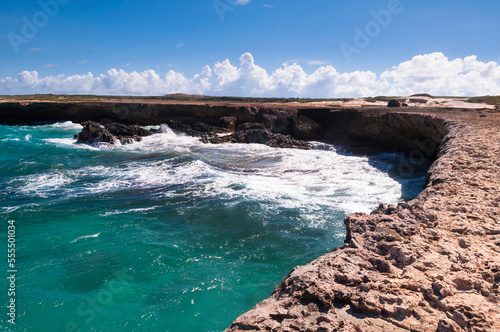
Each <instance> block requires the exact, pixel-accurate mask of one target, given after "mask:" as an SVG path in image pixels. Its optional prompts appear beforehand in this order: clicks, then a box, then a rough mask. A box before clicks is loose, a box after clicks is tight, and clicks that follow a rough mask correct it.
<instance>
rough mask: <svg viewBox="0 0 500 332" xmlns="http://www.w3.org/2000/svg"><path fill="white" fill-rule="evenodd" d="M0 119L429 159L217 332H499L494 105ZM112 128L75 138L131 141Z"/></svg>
mask: <svg viewBox="0 0 500 332" xmlns="http://www.w3.org/2000/svg"><path fill="white" fill-rule="evenodd" d="M0 114H1V115H2V116H1V122H2V123H7V124H25V123H31V124H32V123H38V122H40V121H74V122H82V121H86V120H89V119H90V120H94V121H100V122H101V123H111V122H116V121H118V122H119V123H125V124H134V123H137V124H140V125H153V124H163V123H167V124H168V125H169V127H170V128H172V130H174V131H176V132H183V133H186V134H188V135H193V136H199V137H202V139H203V140H204V141H205V142H210V143H224V142H240V143H241V142H244V143H264V144H268V145H270V146H281V147H299V148H309V147H310V146H309V143H307V142H306V141H305V140H313V139H321V140H323V141H325V142H328V143H333V144H338V145H344V146H350V147H370V148H373V149H375V150H378V149H380V150H384V151H393V152H394V151H398V152H404V153H405V154H406V156H407V165H404V166H408V165H409V167H403V168H404V169H399V170H398V171H400V172H402V175H404V173H405V172H406V173H411V172H413V171H415V168H412V167H418V166H419V165H422V164H425V163H423V161H424V160H426V159H431V160H435V162H434V163H433V165H432V166H431V167H430V169H429V170H428V172H427V179H426V187H425V189H424V190H423V192H422V193H421V194H420V195H419V196H418V197H417V198H415V199H414V200H412V201H410V202H408V203H401V204H399V205H389V206H387V207H386V206H383V205H382V206H380V207H379V208H378V209H377V210H375V211H374V212H373V213H371V214H362V213H356V214H353V215H350V216H348V217H346V219H345V224H346V231H347V234H346V243H345V245H343V246H342V247H340V248H336V249H334V250H333V251H332V252H330V253H327V254H326V255H324V256H322V257H320V258H318V259H316V260H315V261H313V262H311V263H309V264H307V265H305V266H299V267H297V268H295V269H294V270H293V271H292V272H291V273H290V274H289V275H288V276H287V277H286V278H285V279H284V280H283V281H282V283H281V284H280V285H279V286H277V287H276V289H275V290H274V292H273V293H272V294H271V296H270V297H269V298H268V299H265V300H264V301H262V302H261V303H259V304H257V305H256V306H255V307H254V309H252V310H250V311H249V312H247V313H245V314H243V315H242V316H240V317H239V318H237V319H236V320H235V321H234V323H233V324H232V325H231V326H230V327H229V328H228V329H227V331H230V332H233V331H377V332H378V331H443V332H444V331H484V332H486V331H487V332H489V331H500V304H499V303H500V263H499V262H500V159H499V157H498V156H500V143H499V142H500V131H499V130H498V128H500V114H499V113H498V109H497V110H484V111H470V110H461V109H444V108H430V107H427V108H415V107H405V108H403V109H397V110H390V109H388V108H386V107H379V108H376V107H373V108H372V107H370V108H368V107H367V108H361V109H360V108H357V109H356V108H340V107H338V108H337V107H330V108H328V107H299V106H290V105H263V104H260V105H259V104H256V105H250V104H243V105H239V104H224V105H217V104H204V103H203V104H182V103H179V104H148V103H121V102H110V103H104V102H99V103H39V102H38V103H29V104H26V105H24V104H21V103H4V104H1V105H0ZM120 128H121V127H120ZM120 128H115V127H113V126H106V125H104V126H103V125H100V124H98V123H95V122H87V123H85V128H84V131H82V133H80V136H79V141H80V142H86V143H96V142H112V141H113V140H116V139H118V140H121V139H124V140H125V141H126V142H128V140H130V139H140V137H141V136H142V135H141V134H140V133H139V132H135V131H134V130H132V131H128V130H127V131H123V130H121V129H120ZM234 130H236V132H233V131H234ZM124 132H125V133H129V134H131V135H125V134H123V133H124ZM302 140H304V141H302ZM385 203H391V202H385ZM392 203H394V202H392Z"/></svg>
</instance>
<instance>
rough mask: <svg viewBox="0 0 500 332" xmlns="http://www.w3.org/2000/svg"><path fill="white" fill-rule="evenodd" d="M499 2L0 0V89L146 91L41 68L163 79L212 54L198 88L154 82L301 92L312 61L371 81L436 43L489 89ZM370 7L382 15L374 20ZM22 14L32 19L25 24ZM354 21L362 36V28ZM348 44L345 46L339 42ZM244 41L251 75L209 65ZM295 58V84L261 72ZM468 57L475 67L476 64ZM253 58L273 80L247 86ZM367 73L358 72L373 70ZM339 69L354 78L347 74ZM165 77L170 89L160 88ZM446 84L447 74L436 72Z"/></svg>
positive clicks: (186, 75)
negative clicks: (223, 72)
mask: <svg viewBox="0 0 500 332" xmlns="http://www.w3.org/2000/svg"><path fill="white" fill-rule="evenodd" d="M44 4H45V5H44ZM499 13H500V2H496V1H495V2H493V1H490V2H485V1H481V2H472V1H448V0H444V1H423V0H384V1H379V0H377V1H373V0H372V1H364V0H362V1H340V0H328V1H327V0H314V1H297V0H263V1H260V0H249V1H248V0H215V1H213V0H203V1H201V0H184V1H161V2H160V1H150V0H143V1H140V2H139V1H137V2H135V1H134V2H124V1H112V0H111V1H88V0H80V1H76V0H41V1H35V0H33V1H25V0H22V1H12V2H4V3H3V4H2V9H1V12H0V31H1V34H0V49H1V53H0V79H3V80H2V81H0V92H2V93H5V94H8V93H9V92H10V93H21V92H23V91H24V92H28V93H35V92H51V91H52V92H70V93H77V92H84V93H85V92H89V93H90V92H94V93H95V92H97V93H98V92H100V90H99V87H100V89H101V90H102V92H103V93H104V92H111V93H113V92H116V93H117V94H134V92H137V94H158V93H161V92H162V91H158V89H156V90H155V89H151V90H150V91H149V90H148V88H147V87H139V88H138V89H137V90H134V89H133V87H130V90H126V89H125V90H119V89H115V90H113V89H111V88H110V86H109V84H111V83H109V82H108V85H105V84H104V83H102V82H98V83H99V84H100V85H99V84H94V83H95V82H94V83H92V84H94V85H92V88H89V87H87V89H85V88H84V89H82V90H81V91H78V88H77V87H75V86H67V85H66V88H64V87H61V85H59V86H56V85H54V84H55V83H50V84H49V83H48V81H47V80H49V81H54V79H48V78H54V77H61V76H60V75H64V77H65V78H67V77H71V76H73V75H87V74H88V73H92V75H93V76H92V79H93V80H95V79H96V78H98V77H99V75H108V74H107V72H108V71H109V70H110V69H113V68H114V69H116V70H118V71H119V70H120V69H121V70H123V72H125V73H127V74H130V73H133V72H137V73H139V74H140V73H144V72H145V71H148V70H153V71H154V73H156V74H157V75H159V77H160V79H161V80H166V78H165V75H167V74H168V73H169V72H170V73H172V72H173V73H176V74H178V75H177V76H179V77H177V79H178V80H181V81H182V80H184V79H187V80H192V79H193V78H194V76H195V75H197V74H200V73H202V71H203V68H204V67H205V66H209V67H210V70H211V71H212V72H211V74H210V75H208V74H207V75H208V76H210V77H209V78H208V77H207V84H210V87H208V88H207V86H204V87H201V88H200V87H198V88H196V87H194V86H193V84H191V85H186V84H184V85H183V84H182V83H179V82H172V80H173V79H175V77H176V76H174V75H171V77H170V78H169V80H170V81H169V82H167V83H168V84H170V85H168V84H167V83H165V82H163V83H162V84H166V85H165V88H164V90H165V92H172V91H177V90H183V89H184V90H185V91H178V92H196V91H194V90H197V89H198V90H199V92H203V93H205V94H210V93H211V94H233V93H238V94H246V95H277V94H285V93H288V94H290V95H293V94H310V92H311V91H315V90H316V89H312V88H309V89H306V88H304V87H303V85H308V84H309V85H310V84H312V83H311V82H310V81H311V80H313V79H314V77H316V76H314V77H311V76H312V75H313V74H314V73H315V72H317V71H318V69H321V67H325V68H329V69H331V68H330V67H329V66H331V67H333V68H334V70H335V71H336V72H337V74H338V75H341V74H343V73H349V74H352V75H354V74H353V73H356V72H358V71H359V72H363V73H371V74H373V73H374V74H375V75H376V77H375V81H374V82H375V83H377V82H378V81H380V80H382V79H383V77H382V75H383V73H384V72H387V71H390V70H392V69H394V67H397V66H400V65H401V64H403V63H405V62H408V61H411V60H412V59H414V57H415V56H419V55H427V56H429V57H430V58H432V59H431V60H429V59H427V60H429V61H434V63H433V65H431V67H432V66H434V67H435V66H440V67H441V65H442V64H443V63H442V61H443V59H441V60H439V59H437V60H436V57H435V56H434V57H432V56H430V55H432V54H436V52H437V53H439V54H441V55H442V56H444V58H445V59H446V61H447V63H448V62H453V61H454V60H456V59H461V60H462V62H463V63H465V62H466V60H465V59H466V58H467V57H470V56H476V58H475V62H477V66H482V64H485V65H488V64H489V67H488V68H489V69H487V73H486V74H485V72H484V71H479V74H480V76H481V75H482V76H485V75H486V76H488V79H489V81H488V83H489V85H490V86H491V91H489V90H488V92H493V93H494V92H496V91H497V90H498V89H499V83H500V82H499V79H500V77H498V69H497V68H498V67H495V68H493V67H494V66H493V65H491V62H494V63H495V64H498V63H500V46H499V44H498V42H499V40H500V38H499V37H500V26H499V25H500V23H499V20H498V15H499ZM387 14H388V15H387ZM376 16H379V20H377V19H376ZM26 22H28V23H26ZM29 25H32V26H31V27H35V29H36V30H33V29H31V30H30V27H29ZM370 29H371V30H370ZM360 31H361V34H363V35H364V36H362V37H360V36H359V34H360ZM356 38H357V39H356ZM346 47H347V48H346ZM346 49H347V50H350V51H348V52H347V53H346ZM352 50H355V52H352ZM246 53H248V54H250V55H251V58H252V59H250V60H249V61H250V63H251V65H253V66H256V67H255V68H257V69H258V70H257V71H258V73H257V74H255V73H254V71H252V73H254V74H255V75H254V74H251V75H250V74H249V75H250V76H251V77H250V78H249V77H248V76H246V79H244V78H245V77H244V75H243V73H242V71H241V70H239V74H238V75H237V76H235V75H236V74H234V75H233V78H231V79H228V78H227V77H226V78H220V75H219V74H218V73H215V72H214V67H215V64H216V63H223V62H224V60H226V59H228V60H229V63H230V64H231V65H232V66H234V67H236V68H237V69H241V65H242V63H241V59H240V57H242V55H243V54H246ZM346 54H348V56H346ZM245 59H247V60H248V59H249V58H245ZM427 60H426V61H427ZM436 61H437V62H436ZM440 61H441V62H440ZM295 63H296V64H297V66H299V67H300V69H301V70H302V71H303V72H304V73H305V75H306V76H304V75H303V74H300V75H299V76H300V77H297V75H292V76H290V77H292V79H295V80H297V82H298V83H297V84H298V85H300V86H301V88H298V87H295V88H293V87H291V86H288V87H284V86H283V84H285V83H283V82H281V83H279V82H278V81H279V79H277V78H276V77H273V78H271V77H270V76H272V74H273V73H274V72H275V71H276V70H278V69H279V68H284V67H283V66H284V64H285V65H293V64H295ZM440 64H441V65H440ZM413 65H414V66H417V65H418V64H416V63H414V64H413ZM474 66H475V67H474ZM474 66H472V67H474V68H476V67H477V66H476V64H475V65H474ZM434 67H433V68H434ZM452 67H453V66H452ZM466 67H467V66H465V67H464V65H463V64H462V68H461V69H462V70H460V68H459V69H455V71H454V73H455V74H456V75H461V74H469V72H470V71H471V70H475V69H471V68H472V67H471V68H469V67H470V66H469V67H467V68H466ZM483 67H484V66H483ZM228 68H229V67H228ZM255 68H254V69H255ZM453 68H455V67H453ZM260 69H262V70H265V71H266V74H267V75H268V76H267V79H271V80H274V81H273V82H268V83H266V84H267V86H260V87H256V86H255V84H258V83H256V82H255V80H256V79H261V80H262V79H264V80H265V79H266V76H262V75H261V74H262V73H260V72H259V70H260ZM297 70H298V68H295V69H294V70H291V69H290V68H288V70H287V72H290V71H294V72H295V73H297ZM415 70H416V69H415ZM25 71H27V72H30V73H33V72H36V73H37V76H36V79H37V80H43V79H45V81H44V83H43V82H42V83H43V84H42V83H40V84H38V83H37V84H34V83H33V84H32V85H31V86H26V84H27V83H26V82H24V83H26V84H24V85H22V84H20V82H19V80H23V79H26V78H22V79H21V78H19V74H20V73H23V72H25ZM430 71H432V70H430ZM330 72H331V70H330ZM122 74H123V73H122ZM205 74H206V73H205ZM247 74H248V73H247ZM407 74H408V73H406V74H405V75H406V76H404V75H403V77H407V78H408V77H410V78H413V79H417V81H418V80H422V77H419V78H415V77H413V76H414V75H413V76H412V75H409V76H408V75H407ZM301 75H302V76H301ZM325 75H326V74H325ZM32 76H33V75H31V76H30V77H32ZM202 76H203V74H202ZM368 76H369V75H368ZM368 76H366V77H365V78H364V79H365V80H366V79H370V77H368ZM372 76H373V75H372ZM389 76H390V75H389ZM469 76H474V75H469ZM476 76H477V75H476ZM78 77H79V76H78ZM326 77H330V80H328V79H327V80H326V81H325V79H326ZM331 77H332V75H330V76H328V75H326V76H325V77H322V78H321V79H317V77H316V79H317V80H316V81H314V84H321V82H324V84H325V86H326V85H329V88H325V89H323V90H322V91H323V92H322V93H323V94H337V95H338V94H340V93H349V91H348V90H345V89H344V90H342V89H341V90H338V89H336V88H335V87H334V85H335V86H336V85H339V84H347V83H346V82H345V80H344V82H340V81H339V78H338V77H337V79H336V81H332V78H331ZM391 77H392V76H391ZM8 78H11V79H10V80H8ZM400 78H401V75H400V76H398V77H392V78H391V80H390V81H387V80H386V82H385V83H387V84H388V85H391V84H395V80H396V81H397V80H399V79H400ZM16 79H17V80H18V81H17V83H16V82H15V80H16ZM87 79H89V78H88V77H87ZM127 79H131V78H130V77H128V78H127ZM280 79H284V78H280ZM371 79H373V77H372V78H371ZM98 80H101V79H98ZM221 80H225V82H229V83H231V84H229V83H227V84H228V85H225V86H223V85H221V84H219V83H221ZM228 80H229V81H228ZM249 80H250V81H252V80H253V81H252V82H249ZM348 80H350V81H352V77H351V78H349V79H348ZM37 82H38V81H37ZM245 82H247V83H248V84H249V86H248V87H246V88H245V87H243V86H242V85H244V84H245ZM363 82H365V81H363ZM174 83H175V84H174ZM365 83H366V82H365ZM385 83H384V84H385ZM400 83H401V82H400ZM402 83H404V82H402ZM409 83H411V82H408V84H409ZM414 83H418V82H414ZM51 84H52V85H51ZM89 84H90V83H89ZM103 84H104V85H103ZM131 84H132V83H131ZM172 84H173V85H172ZM176 84H177V85H176ZM252 84H253V85H252ZM280 84H281V85H280ZM352 84H356V82H353V83H352ZM377 84H379V83H377ZM464 84H465V83H464ZM167 85H168V86H169V87H170V88H171V89H173V90H172V91H166V90H168V88H166V86H167ZM277 85H280V87H277ZM444 85H449V84H448V83H446V82H443V86H444ZM215 86H218V87H219V88H217V89H216V88H214V87H215ZM432 86H435V84H431V83H429V85H428V88H429V89H430V88H431V87H432ZM422 88H426V86H422ZM51 89H52V90H51ZM64 89H68V90H67V91H64ZM386 89H390V88H388V87H386ZM405 89H406V90H408V91H409V90H410V88H408V86H405V87H403V88H401V89H400V90H398V91H401V92H405V91H406V90H405ZM457 89H458V90H456V91H451V90H450V91H449V92H450V93H451V92H462V93H466V94H475V93H478V94H480V93H481V91H477V92H475V91H466V90H464V88H463V87H460V88H459V87H457ZM460 89H462V90H460ZM198 90H197V91H198ZM148 92H150V93H148ZM370 92H373V93H375V92H378V90H376V89H375V90H374V87H373V88H372V90H369V89H368V90H367V89H358V90H356V91H354V90H353V91H352V92H351V93H352V94H363V93H370ZM436 92H442V91H436ZM444 92H446V91H444ZM499 94H500V92H499ZM332 96H333V95H328V96H327V95H325V96H324V97H332Z"/></svg>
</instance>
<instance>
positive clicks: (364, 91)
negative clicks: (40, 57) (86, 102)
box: [0, 53, 500, 97]
mask: <svg viewBox="0 0 500 332" xmlns="http://www.w3.org/2000/svg"><path fill="white" fill-rule="evenodd" d="M318 65H319V63H318ZM421 92H425V93H430V94H433V95H457V96H473V95H485V94H491V95H500V66H499V65H498V64H497V63H496V62H487V63H486V62H481V61H478V60H477V57H476V56H468V57H465V58H463V59H460V58H459V59H454V60H450V59H448V58H447V57H446V56H445V55H444V54H442V53H432V54H425V55H417V56H415V57H414V58H413V59H411V60H409V61H405V62H403V63H401V64H399V65H397V66H394V67H392V68H391V69H389V70H386V71H385V72H383V73H382V74H380V75H377V74H376V73H374V72H372V71H354V72H346V73H340V72H338V71H337V70H336V69H335V68H334V67H333V66H331V65H320V66H319V68H318V69H317V70H316V71H315V72H313V73H312V74H307V73H306V72H305V71H304V70H303V69H302V67H301V66H300V65H298V64H297V63H292V62H287V63H284V64H283V65H282V66H281V67H280V68H277V69H275V70H274V71H273V72H270V73H269V72H268V71H266V70H265V69H264V68H262V67H260V66H258V65H257V64H256V63H255V59H254V57H253V56H252V55H251V54H250V53H245V54H243V55H242V56H241V57H240V58H239V65H237V66H235V65H233V64H231V63H230V61H229V60H228V59H226V60H224V61H222V62H217V63H216V64H215V65H213V66H212V67H210V66H205V67H203V68H202V70H201V71H200V73H199V74H196V75H194V76H193V77H191V78H189V77H186V75H184V74H182V73H179V72H176V71H173V70H169V71H168V72H167V73H166V74H165V75H162V76H160V75H159V74H158V73H157V72H156V71H154V70H145V71H143V72H136V71H132V72H127V71H125V70H123V69H119V70H118V69H110V70H108V71H107V72H106V73H104V74H100V75H93V74H92V73H88V74H85V75H72V76H65V75H58V76H46V77H40V76H39V74H38V72H36V71H31V72H29V71H23V72H21V73H19V74H18V75H17V77H6V78H3V79H0V94H32V93H75V94H77V93H78V94H79V93H82V94H116V95H164V94H169V93H190V94H213V95H232V96H278V97H295V96H300V97H361V96H376V95H401V96H403V95H411V94H414V93H421Z"/></svg>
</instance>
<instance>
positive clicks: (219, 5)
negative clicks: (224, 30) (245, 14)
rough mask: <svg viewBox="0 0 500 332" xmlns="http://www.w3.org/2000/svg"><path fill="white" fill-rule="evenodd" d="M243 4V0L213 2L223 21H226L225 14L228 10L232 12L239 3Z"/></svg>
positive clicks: (215, 0) (216, 0)
mask: <svg viewBox="0 0 500 332" xmlns="http://www.w3.org/2000/svg"><path fill="white" fill-rule="evenodd" d="M241 4H242V3H241V1H238V0H214V2H213V3H212V5H213V6H214V9H215V12H216V13H217V16H219V19H220V20H221V21H224V15H225V14H226V13H227V12H232V11H233V10H234V9H235V8H236V7H237V6H238V5H241Z"/></svg>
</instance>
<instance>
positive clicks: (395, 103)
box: [387, 99, 401, 107]
mask: <svg viewBox="0 0 500 332" xmlns="http://www.w3.org/2000/svg"><path fill="white" fill-rule="evenodd" d="M387 107H401V103H400V102H399V101H397V100H396V99H391V100H389V103H388V104H387Z"/></svg>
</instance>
